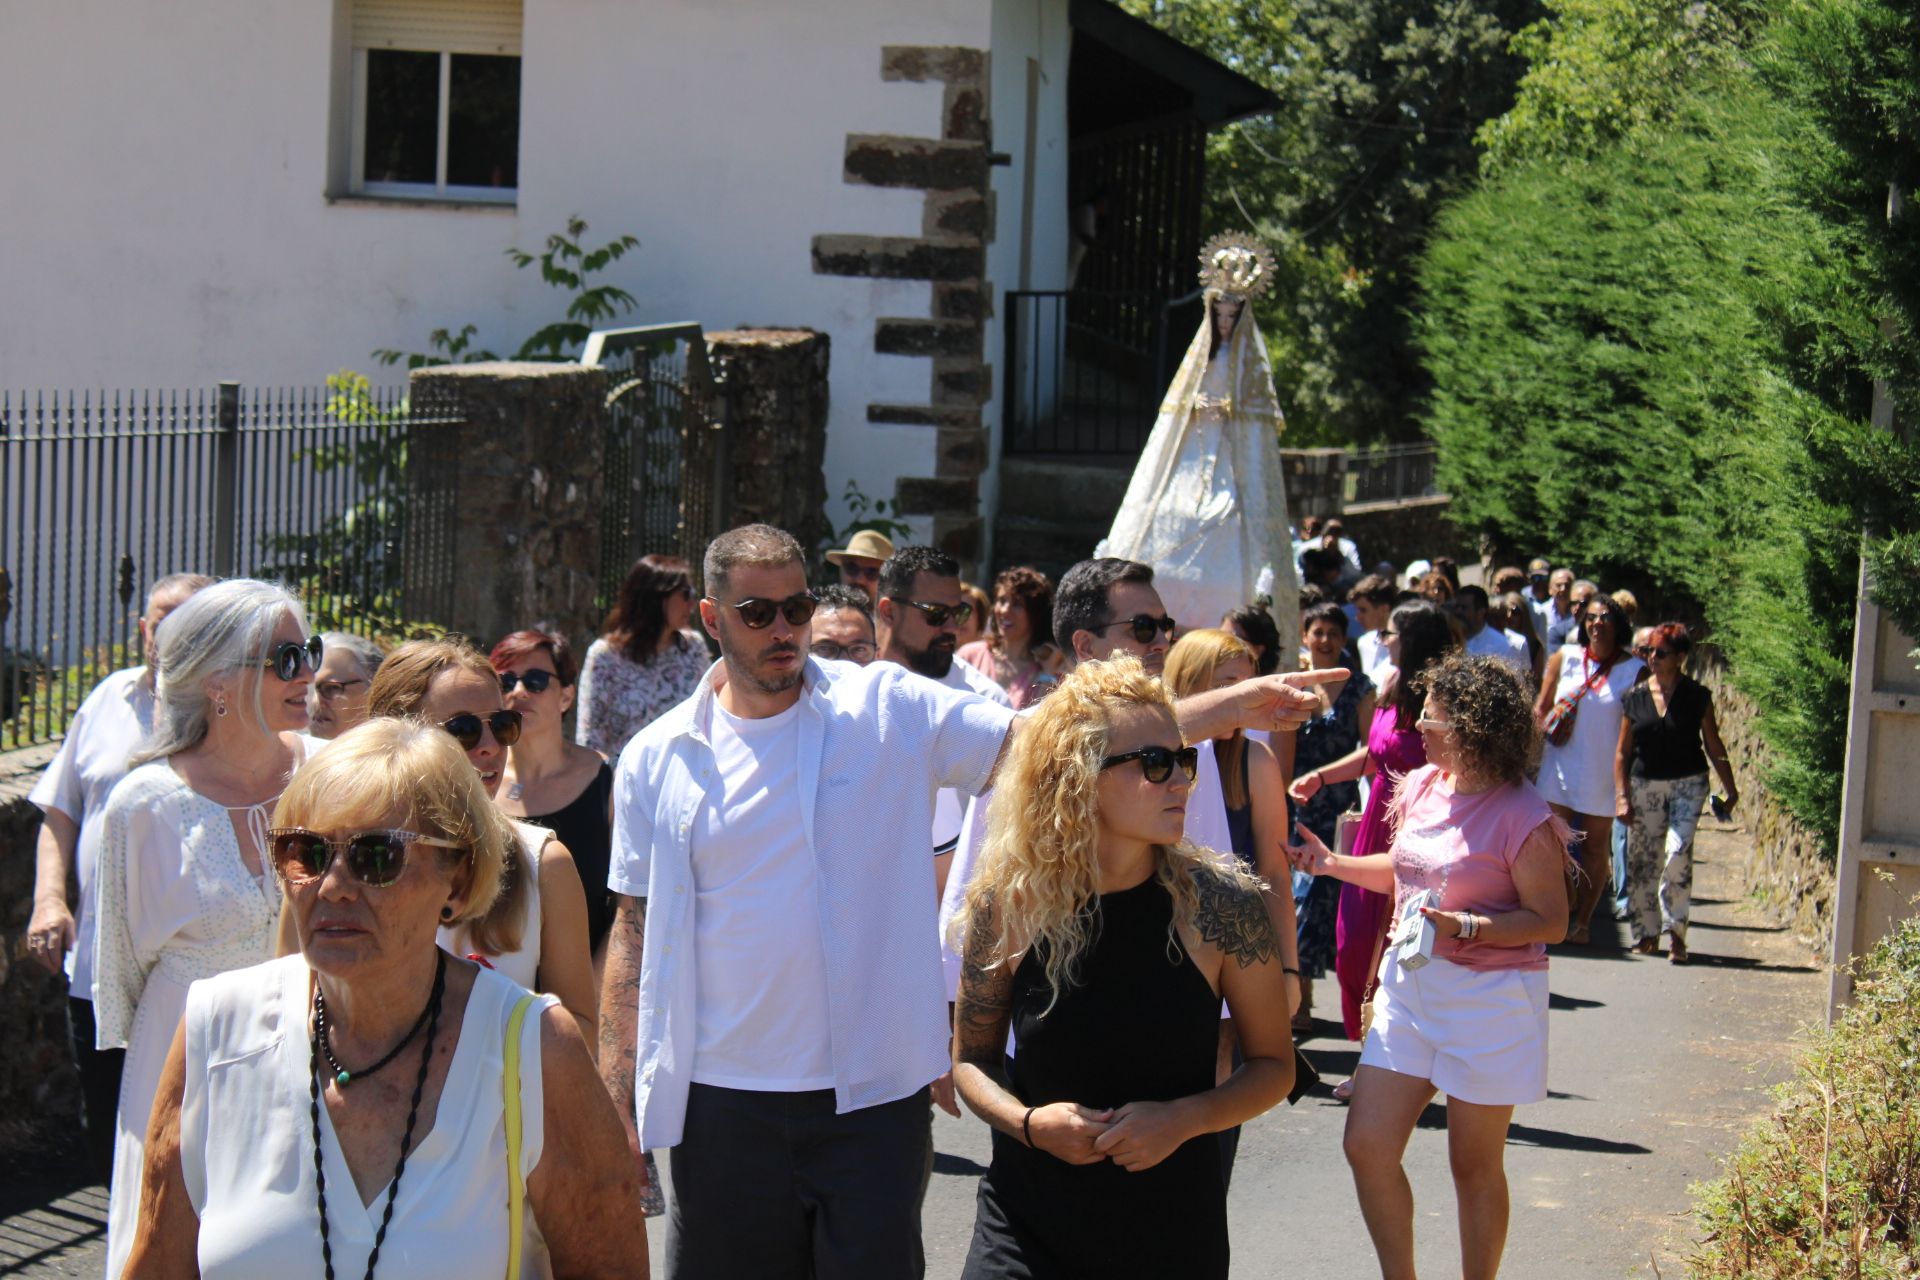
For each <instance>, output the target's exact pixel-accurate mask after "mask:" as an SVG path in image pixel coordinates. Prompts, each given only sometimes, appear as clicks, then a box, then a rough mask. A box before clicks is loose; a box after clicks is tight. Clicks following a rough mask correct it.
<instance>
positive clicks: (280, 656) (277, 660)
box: [260, 636, 325, 680]
mask: <svg viewBox="0 0 1920 1280" xmlns="http://www.w3.org/2000/svg"><path fill="white" fill-rule="evenodd" d="M324 649H325V646H324V645H322V644H321V643H320V637H319V636H308V637H307V638H306V639H305V640H302V641H300V642H299V643H298V644H296V643H294V642H293V641H291V640H289V641H287V642H286V643H285V644H278V645H275V646H274V647H273V652H272V653H270V654H268V655H267V656H266V657H264V658H262V659H260V665H261V666H262V667H264V668H265V669H266V670H268V671H271V672H273V674H274V675H276V676H278V677H280V678H281V679H282V680H297V679H299V677H300V664H301V663H303V662H304V663H305V664H306V666H307V670H309V671H318V670H319V669H320V655H321V653H322V652H323V651H324Z"/></svg>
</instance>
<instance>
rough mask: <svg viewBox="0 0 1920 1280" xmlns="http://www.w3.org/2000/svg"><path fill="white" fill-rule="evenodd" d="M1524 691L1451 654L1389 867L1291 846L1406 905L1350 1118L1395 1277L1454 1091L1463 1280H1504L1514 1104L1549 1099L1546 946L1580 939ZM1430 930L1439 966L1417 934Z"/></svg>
mask: <svg viewBox="0 0 1920 1280" xmlns="http://www.w3.org/2000/svg"><path fill="white" fill-rule="evenodd" d="M1530 701H1531V700H1530V699H1529V697H1528V694H1527V691H1526V689H1525V688H1523V687H1522V684H1521V681H1520V680H1519V679H1518V678H1517V677H1516V676H1515V674H1514V673H1513V671H1512V670H1511V669H1510V668H1508V667H1507V666H1506V665H1504V664H1502V663H1500V662H1498V661H1496V660H1494V659H1491V658H1472V657H1467V656H1465V655H1461V654H1455V655H1453V656H1450V657H1448V658H1447V659H1446V660H1445V661H1443V662H1442V663H1440V664H1439V665H1438V666H1437V667H1435V668H1433V669H1432V670H1431V671H1430V673H1429V675H1428V678H1427V690H1426V704H1425V706H1424V708H1423V710H1422V714H1421V717H1420V722H1419V728H1420V734H1421V737H1422V739H1423V740H1424V742H1425V744H1426V750H1427V761H1428V763H1427V764H1426V765H1425V766H1424V767H1422V768H1419V769H1415V770H1413V771H1412V772H1410V773H1408V774H1407V775H1406V777H1404V778H1402V779H1401V781H1400V787H1399V790H1398V792H1397V794H1396V795H1395V797H1394V806H1393V821H1394V839H1393V845H1392V847H1391V849H1390V850H1389V851H1388V852H1386V853H1383V854H1372V855H1368V856H1365V857H1344V856H1341V855H1337V854H1334V853H1331V852H1329V851H1328V850H1327V847H1326V845H1324V844H1322V843H1321V842H1320V841H1319V840H1318V839H1317V838H1315V837H1314V836H1313V834H1312V833H1311V832H1309V831H1308V830H1307V829H1306V828H1305V827H1301V828H1298V830H1299V833H1300V836H1301V839H1302V841H1303V843H1302V844H1301V845H1298V846H1295V847H1294V848H1293V849H1292V851H1291V852H1292V854H1293V857H1294V861H1295V863H1296V865H1298V866H1299V867H1300V869H1301V870H1304V871H1311V872H1313V873H1314V874H1315V875H1332V876H1336V877H1338V878H1339V879H1341V880H1345V881H1347V882H1349V883H1351V884H1357V885H1362V886H1364V887H1366V888H1369V889H1373V890H1375V891H1377V892H1381V893H1387V892H1391V893H1392V894H1393V895H1394V908H1393V910H1394V917H1393V918H1394V920H1395V926H1394V930H1393V934H1392V937H1391V938H1390V939H1389V941H1388V943H1387V946H1386V948H1385V951H1384V954H1383V956H1382V959H1381V965H1380V973H1379V983H1380V986H1379V992H1378V996H1377V998H1376V1002H1375V1005H1374V1019H1373V1026H1372V1028H1371V1030H1369V1031H1368V1033H1367V1039H1366V1044H1365V1045H1364V1046H1363V1047H1362V1049H1361V1053H1360V1066H1359V1069H1358V1070H1357V1071H1355V1073H1354V1087H1353V1109H1352V1111H1351V1112H1350V1113H1349V1114H1348V1116H1347V1130H1346V1152H1347V1162H1348V1163H1349V1164H1351V1165H1352V1166H1353V1175H1354V1184H1355V1186H1356V1188H1357V1189H1358V1191H1359V1194H1360V1201H1361V1208H1362V1211H1363V1212H1364V1214H1365V1216H1366V1221H1367V1229H1368V1231H1369V1232H1370V1233H1371V1234H1372V1236H1373V1244H1374V1249H1375V1251H1376V1252H1377V1253H1378V1254H1379V1257H1380V1270H1381V1274H1382V1275H1383V1276H1389V1277H1394V1276H1411V1275H1413V1190H1412V1187H1411V1186H1410V1185H1409V1184H1408V1182H1407V1177H1406V1174H1405V1172H1404V1171H1403V1170H1402V1168H1401V1158H1402V1155H1403V1154H1404V1153H1405V1151H1406V1147H1407V1142H1408V1140H1409V1139H1410V1138H1411V1137H1412V1136H1413V1129H1414V1125H1415V1122H1416V1121H1417V1120H1418V1119H1419V1116H1420V1113H1421V1111H1422V1110H1424V1109H1425V1107H1426V1105H1427V1103H1428V1102H1429V1101H1430V1100H1432V1098H1433V1095H1434V1093H1435V1091H1439V1092H1441V1093H1444V1094H1446V1095H1447V1148H1448V1155H1449V1157H1450V1160H1451V1163H1452V1167H1453V1179H1454V1192H1455V1195H1456V1196H1457V1198H1458V1200H1459V1213H1460V1252H1461V1271H1462V1274H1463V1275H1465V1276H1468V1277H1477V1276H1492V1275H1494V1274H1496V1273H1497V1272H1498V1271H1499V1268H1500V1255H1501V1252H1502V1251H1503V1249H1504V1248H1505V1245H1506V1235H1507V1181H1506V1172H1505V1169H1504V1167H1503V1163H1502V1162H1503V1158H1504V1155H1505V1149H1506V1138H1507V1126H1508V1124H1509V1123H1510V1121H1511V1120H1512V1118H1513V1108H1514V1106H1515V1105H1516V1104H1518V1103H1522V1102H1538V1101H1539V1100H1540V1099H1542V1098H1544V1097H1546V1093H1547V946H1546V944H1547V943H1549V942H1557V941H1559V940H1560V939H1561V938H1562V937H1564V936H1565V935H1566V932H1567V889H1566V866H1567V854H1566V842H1567V839H1568V837H1569V834H1570V833H1569V831H1568V829H1567V826H1566V824H1565V823H1564V822H1562V821H1561V820H1560V819H1559V818H1557V817H1555V816H1554V814H1553V811H1552V810H1551V809H1549V808H1548V807H1547V803H1546V801H1545V800H1543V799H1541V797H1540V795H1539V793H1538V792H1536V791H1535V790H1534V789H1533V787H1532V786H1531V785H1530V784H1529V783H1528V782H1527V770H1528V768H1529V767H1530V766H1531V765H1532V764H1533V762H1534V761H1535V760H1536V759H1537V758H1538V756H1539V750H1540V735H1539V731H1538V730H1537V729H1536V728H1535V727H1534V722H1533V713H1532V707H1531V705H1530ZM1423 923H1424V924H1426V925H1428V926H1430V928H1431V938H1432V943H1431V946H1430V947H1428V948H1427V949H1426V952H1427V954H1426V956H1425V957H1424V958H1423V957H1422V956H1421V955H1420V954H1419V952H1420V948H1419V944H1418V937H1419V934H1420V931H1421V926H1422V924H1423Z"/></svg>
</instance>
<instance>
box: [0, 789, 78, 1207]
mask: <svg viewBox="0 0 1920 1280" xmlns="http://www.w3.org/2000/svg"><path fill="white" fill-rule="evenodd" d="M17 754H19V755H23V756H24V755H25V754H26V753H25V752H21V753H17ZM50 754H51V753H50V752H48V753H46V755H50ZM42 758H45V757H44V756H43V757H42ZM37 778H38V771H37V770H35V771H34V772H33V773H31V774H25V775H22V776H20V777H18V778H9V779H7V781H6V782H4V783H0V1116H6V1117H8V1118H9V1122H8V1123H6V1124H0V1157H4V1158H5V1159H6V1160H8V1162H9V1163H11V1162H13V1161H19V1162H20V1165H19V1167H21V1168H23V1169H25V1168H31V1167H33V1166H34V1165H35V1164H37V1163H41V1162H42V1157H44V1155H45V1154H46V1152H47V1151H49V1150H50V1149H52V1148H54V1147H56V1146H58V1145H59V1144H60V1143H62V1142H65V1141H67V1140H69V1139H70V1138H71V1137H72V1136H73V1135H74V1134H75V1133H77V1132H78V1126H79V1124H80V1079H79V1076H78V1074H77V1073H76V1072H75V1071H74V1069H73V1055H72V1053H71V1051H70V1050H69V1049H68V1048H67V983H66V979H64V978H56V977H54V976H52V975H51V974H49V973H48V972H47V971H46V970H45V969H42V968H41V967H40V966H39V965H38V964H37V963H35V962H34V961H33V960H31V959H29V958H28V955H27V921H28V919H29V918H30V917H31V916H32V914H33V870H34V844H35V841H36V839H37V838H38V836H39V833H40V810H39V808H38V807H37V806H35V805H34V804H32V803H31V802H29V801H28V800H27V798H26V791H27V790H28V788H29V787H30V786H31V785H32V784H33V782H34V781H36V780H37Z"/></svg>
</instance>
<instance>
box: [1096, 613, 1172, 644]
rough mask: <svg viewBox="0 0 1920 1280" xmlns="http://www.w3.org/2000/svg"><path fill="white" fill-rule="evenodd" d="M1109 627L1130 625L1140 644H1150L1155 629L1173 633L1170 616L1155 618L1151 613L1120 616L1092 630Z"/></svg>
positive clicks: (1170, 634)
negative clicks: (1127, 616)
mask: <svg viewBox="0 0 1920 1280" xmlns="http://www.w3.org/2000/svg"><path fill="white" fill-rule="evenodd" d="M1110 627H1132V628H1133V638H1134V639H1135V640H1138V641H1139V642H1140V643H1141V644H1152V643H1153V635H1154V632H1156V631H1157V632H1159V633H1161V634H1162V635H1165V636H1172V635H1173V628H1174V621H1173V619H1172V618H1156V617H1154V616H1153V615H1151V614H1146V613H1136V614H1134V615H1133V616H1132V617H1131V618H1121V619H1120V620H1119V621H1117V622H1103V623H1101V624H1100V625H1099V626H1097V627H1095V628H1094V630H1095V631H1105V630H1107V629H1108V628H1110Z"/></svg>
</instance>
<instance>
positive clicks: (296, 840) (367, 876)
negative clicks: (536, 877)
mask: <svg viewBox="0 0 1920 1280" xmlns="http://www.w3.org/2000/svg"><path fill="white" fill-rule="evenodd" d="M414 844H430V845H433V846H435V847H436V848H440V849H461V848H465V847H466V846H464V845H460V844H455V843H454V842H453V841H451V840H442V839H440V838H439V837H438V836H423V835H421V834H420V833H419V832H418V831H403V830H401V829H400V828H398V827H375V828H373V829H372V830H368V831H356V832H354V833H353V834H352V835H350V836H348V837H346V838H345V839H343V840H334V839H330V838H329V837H327V836H324V835H321V834H320V833H319V832H318V831H309V830H307V828H305V827H275V828H273V829H272V830H271V831H269V832H267V849H268V854H269V856H270V857H272V859H273V869H274V871H275V872H277V873H278V874H279V876H280V878H281V879H282V880H284V881H285V882H286V883H288V884H308V883H310V882H312V881H315V880H318V879H319V878H320V877H321V876H324V875H325V874H327V868H328V867H331V866H332V865H333V859H334V855H336V854H345V855H346V859H347V871H348V873H349V874H350V875H352V876H353V878H354V879H355V880H358V881H359V882H360V883H361V884H364V885H366V886H367V887H369V888H372V889H384V888H386V887H387V886H389V885H391V884H392V883H393V882H394V881H396V880H398V879H399V878H400V873H401V872H403V871H405V870H406V869H407V846H408V845H414Z"/></svg>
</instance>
